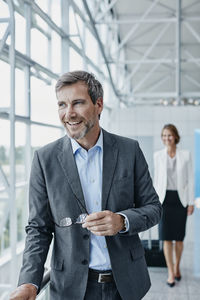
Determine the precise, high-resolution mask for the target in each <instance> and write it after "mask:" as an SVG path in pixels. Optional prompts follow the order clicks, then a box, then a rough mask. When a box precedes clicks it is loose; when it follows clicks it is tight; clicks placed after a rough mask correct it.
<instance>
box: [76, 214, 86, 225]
mask: <svg viewBox="0 0 200 300" xmlns="http://www.w3.org/2000/svg"><path fill="white" fill-rule="evenodd" d="M86 217H87V214H81V215H80V216H79V217H78V218H77V220H76V223H77V224H83V223H84V222H85V219H86Z"/></svg>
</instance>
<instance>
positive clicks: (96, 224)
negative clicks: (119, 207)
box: [82, 210, 124, 236]
mask: <svg viewBox="0 0 200 300" xmlns="http://www.w3.org/2000/svg"><path fill="white" fill-rule="evenodd" d="M82 227H83V228H87V229H88V230H90V231H91V232H92V233H93V234H95V235H103V236H106V235H115V234H117V233H118V232H119V231H121V230H123V229H124V217H123V216H121V215H119V214H115V213H113V212H112V211H109V210H104V211H100V212H95V213H92V214H90V215H89V216H87V218H86V219H85V223H84V224H83V225H82Z"/></svg>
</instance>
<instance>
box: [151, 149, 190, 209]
mask: <svg viewBox="0 0 200 300" xmlns="http://www.w3.org/2000/svg"><path fill="white" fill-rule="evenodd" d="M169 161H170V160H169ZM169 164H170V166H171V167H169V168H168V166H169V165H168V154H167V149H166V148H165V149H163V150H160V151H157V152H155V153H154V187H155V190H156V192H157V194H158V196H159V199H160V202H161V203H163V201H164V199H165V195H166V190H167V189H171V188H176V190H177V192H178V195H179V198H180V200H181V203H182V204H183V206H184V207H186V206H187V205H193V204H194V174H193V169H192V160H191V156H190V152H189V151H187V150H179V149H176V158H175V161H174V162H173V160H172V161H170V162H169ZM170 174H171V175H170ZM173 174H174V175H173ZM175 177H176V180H175V179H173V178H175ZM170 178H172V180H171V181H169V179H170Z"/></svg>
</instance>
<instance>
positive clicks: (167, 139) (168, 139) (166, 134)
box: [162, 129, 176, 146]
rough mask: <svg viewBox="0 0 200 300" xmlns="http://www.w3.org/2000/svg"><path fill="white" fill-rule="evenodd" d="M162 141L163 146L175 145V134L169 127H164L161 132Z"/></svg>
mask: <svg viewBox="0 0 200 300" xmlns="http://www.w3.org/2000/svg"><path fill="white" fill-rule="evenodd" d="M162 141H163V144H164V145H165V146H175V145H176V143H175V136H174V135H173V133H172V132H171V131H170V130H169V129H164V130H163V132H162Z"/></svg>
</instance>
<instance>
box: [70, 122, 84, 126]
mask: <svg viewBox="0 0 200 300" xmlns="http://www.w3.org/2000/svg"><path fill="white" fill-rule="evenodd" d="M79 123H81V122H68V124H69V125H76V124H79Z"/></svg>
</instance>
